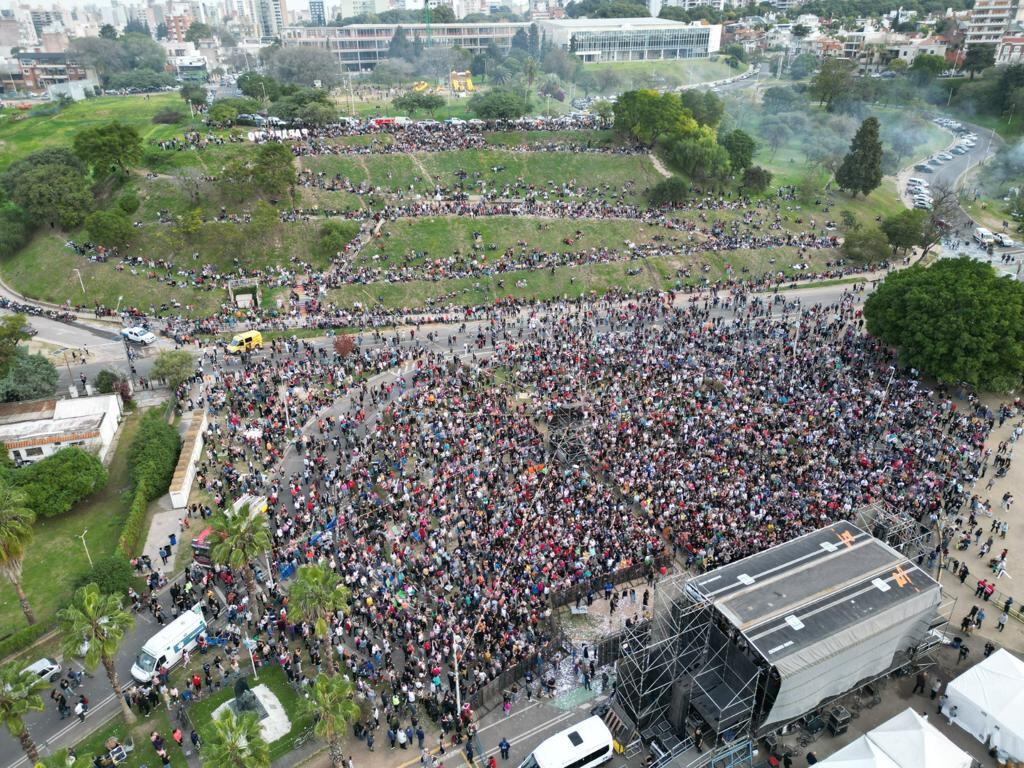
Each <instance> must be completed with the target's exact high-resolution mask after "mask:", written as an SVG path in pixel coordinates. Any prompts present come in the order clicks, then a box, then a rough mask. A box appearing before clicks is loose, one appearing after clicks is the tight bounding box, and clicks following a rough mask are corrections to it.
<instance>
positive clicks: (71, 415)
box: [0, 394, 123, 463]
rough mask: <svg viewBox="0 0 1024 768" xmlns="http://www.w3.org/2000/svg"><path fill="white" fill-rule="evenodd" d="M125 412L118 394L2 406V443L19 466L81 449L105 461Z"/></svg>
mask: <svg viewBox="0 0 1024 768" xmlns="http://www.w3.org/2000/svg"><path fill="white" fill-rule="evenodd" d="M122 414H123V409H122V406H121V398H120V396H118V395H116V394H111V395H96V396H94V397H73V398H70V399H68V400H32V401H30V402H25V403H3V404H0V441H2V442H3V446H4V448H5V449H6V451H7V455H8V456H9V457H10V458H11V459H12V460H14V461H15V462H29V463H31V462H35V461H39V460H40V459H42V458H45V457H46V456H49V455H51V454H54V453H56V452H57V451H59V450H60V449H61V448H67V447H68V446H71V445H77V446H79V447H80V448H85V449H86V450H91V451H95V452H96V455H97V457H99V459H100V461H105V460H106V458H107V453H108V452H109V450H110V446H111V443H112V442H113V440H114V435H115V434H116V432H117V427H118V424H119V423H120V421H121V416H122Z"/></svg>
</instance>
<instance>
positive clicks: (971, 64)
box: [964, 43, 996, 80]
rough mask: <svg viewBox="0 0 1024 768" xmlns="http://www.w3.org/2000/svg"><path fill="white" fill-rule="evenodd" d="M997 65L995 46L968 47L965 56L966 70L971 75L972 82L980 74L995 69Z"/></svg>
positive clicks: (972, 45) (973, 44) (974, 45)
mask: <svg viewBox="0 0 1024 768" xmlns="http://www.w3.org/2000/svg"><path fill="white" fill-rule="evenodd" d="M995 63H996V47H995V45H993V44H984V45H981V44H978V43H972V44H971V45H969V46H967V55H966V56H964V69H966V70H967V71H968V72H970V73H971V80H973V79H974V75H975V74H977V73H978V72H981V71H983V70H986V69H988V68H989V67H994V66H995Z"/></svg>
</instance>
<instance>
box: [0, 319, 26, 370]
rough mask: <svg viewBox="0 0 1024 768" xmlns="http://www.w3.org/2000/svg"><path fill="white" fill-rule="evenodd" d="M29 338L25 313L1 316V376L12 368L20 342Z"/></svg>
mask: <svg viewBox="0 0 1024 768" xmlns="http://www.w3.org/2000/svg"><path fill="white" fill-rule="evenodd" d="M27 338H29V335H28V333H27V332H26V331H25V316H24V315H20V314H18V315H4V316H3V317H0V376H6V375H7V373H8V372H9V371H10V370H11V366H12V365H13V363H14V356H15V353H16V350H17V347H18V342H19V341H24V340H25V339H27Z"/></svg>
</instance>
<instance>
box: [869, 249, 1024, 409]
mask: <svg viewBox="0 0 1024 768" xmlns="http://www.w3.org/2000/svg"><path fill="white" fill-rule="evenodd" d="M864 317H865V318H866V320H867V330H868V332H869V333H871V334H872V335H873V336H877V337H878V338H879V339H881V340H882V341H883V342H885V343H886V344H890V345H892V346H894V347H896V349H897V350H899V354H900V358H901V360H902V361H903V362H904V363H905V364H906V365H910V366H913V367H914V368H918V369H920V370H922V371H924V372H925V373H926V374H928V375H930V376H934V377H935V378H937V379H938V380H939V381H943V382H946V383H949V384H956V383H958V382H966V383H967V384H969V385H971V386H974V387H978V388H981V389H985V390H1000V391H1004V390H1009V389H1013V388H1015V387H1019V386H1020V384H1021V377H1022V374H1024V285H1021V283H1019V282H1017V281H1016V280H1009V279H1006V278H1004V277H1001V276H1000V275H999V274H998V273H997V272H996V271H995V270H994V269H993V268H992V267H991V266H989V265H988V264H985V263H983V262H980V261H975V260H974V259H971V258H968V257H962V258H959V259H941V260H939V261H938V262H936V263H935V264H933V265H932V266H930V267H928V268H925V267H923V266H921V265H915V266H913V267H911V268H909V269H904V270H900V271H898V272H893V273H891V274H890V275H889V276H888V277H886V278H885V280H884V281H883V282H882V284H881V285H880V286H879V287H878V289H877V290H876V291H875V292H874V293H872V294H871V295H870V296H868V299H867V301H866V302H865V304H864Z"/></svg>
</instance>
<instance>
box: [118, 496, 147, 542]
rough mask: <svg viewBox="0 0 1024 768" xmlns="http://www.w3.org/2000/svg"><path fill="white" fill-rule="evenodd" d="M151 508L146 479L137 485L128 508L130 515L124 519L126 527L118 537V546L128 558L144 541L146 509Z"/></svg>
mask: <svg viewBox="0 0 1024 768" xmlns="http://www.w3.org/2000/svg"><path fill="white" fill-rule="evenodd" d="M148 508H149V486H148V484H147V483H146V481H144V480H143V481H142V482H140V483H139V484H138V485H137V486H135V493H134V494H133V495H132V505H131V507H129V508H128V517H127V518H126V519H125V521H124V529H123V530H122V531H121V535H120V537H118V539H117V548H118V549H119V550H121V554H123V555H124V556H125V557H127V558H132V557H135V555H136V553H137V552H138V549H139V542H140V541H142V534H143V527H144V526H145V525H146V510H147V509H148Z"/></svg>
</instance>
